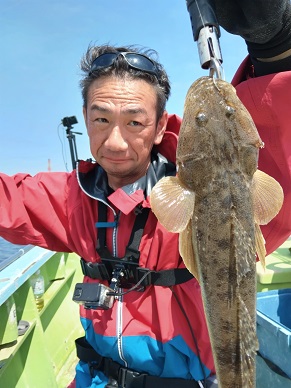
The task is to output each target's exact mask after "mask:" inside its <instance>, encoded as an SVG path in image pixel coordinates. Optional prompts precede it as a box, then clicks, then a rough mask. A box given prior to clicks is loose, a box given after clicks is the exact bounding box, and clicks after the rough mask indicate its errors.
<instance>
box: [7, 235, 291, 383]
mask: <svg viewBox="0 0 291 388" xmlns="http://www.w3.org/2000/svg"><path fill="white" fill-rule="evenodd" d="M290 249H291V240H290V239H288V240H287V241H286V242H285V243H284V244H283V245H282V246H281V247H279V248H278V249H277V250H276V251H275V252H273V254H271V255H269V256H267V257H266V268H267V269H266V271H262V268H261V264H260V263H259V262H258V263H257V279H258V291H259V292H258V294H257V295H258V310H257V333H258V339H259V343H260V353H259V355H258V357H257V384H256V387H257V388H265V387H267V386H268V387H276V388H291V366H289V364H290V358H291V314H290V311H291V310H290V305H291V252H290ZM38 271H39V273H40V274H41V276H42V277H43V279H44V285H45V292H44V295H43V302H44V304H43V307H42V308H41V309H39V308H38V303H37V300H36V299H35V295H34V292H33V283H32V278H33V277H35V274H36V273H38ZM82 278H83V275H82V272H81V266H80V258H79V256H78V255H76V254H75V253H58V252H53V251H49V250H47V249H44V248H40V247H34V246H27V247H25V248H23V249H20V250H19V252H17V253H16V254H15V255H14V256H12V257H10V258H9V263H8V264H7V263H6V264H5V263H4V266H3V265H2V267H1V266H0V317H1V319H0V386H1V387H5V388H24V387H25V388H26V387H28V388H31V387H41V388H65V387H68V385H69V384H70V383H71V381H72V380H73V379H74V374H75V366H76V364H77V362H78V359H77V357H76V351H75V339H76V338H78V337H80V336H82V335H83V329H82V327H81V324H80V320H79V307H78V304H77V303H75V302H73V301H72V296H73V290H74V286H75V284H76V283H79V282H81V281H82ZM286 287H289V288H286ZM270 303H271V304H272V306H273V307H272V309H271V308H270ZM280 306H281V307H280ZM282 306H283V307H284V306H285V307H287V306H289V308H285V307H284V308H282ZM280 309H281V314H279V311H280ZM271 310H272V311H271ZM288 311H289V312H288ZM282 312H283V313H282ZM269 344H270V346H269ZM273 349H276V352H275V353H274V351H273Z"/></svg>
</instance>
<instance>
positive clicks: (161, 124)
mask: <svg viewBox="0 0 291 388" xmlns="http://www.w3.org/2000/svg"><path fill="white" fill-rule="evenodd" d="M167 123H168V112H167V111H165V110H164V112H163V114H162V117H161V118H160V119H159V121H158V124H157V132H156V138H155V141H154V144H156V145H158V144H160V143H161V141H162V139H163V136H164V133H165V131H166V128H167Z"/></svg>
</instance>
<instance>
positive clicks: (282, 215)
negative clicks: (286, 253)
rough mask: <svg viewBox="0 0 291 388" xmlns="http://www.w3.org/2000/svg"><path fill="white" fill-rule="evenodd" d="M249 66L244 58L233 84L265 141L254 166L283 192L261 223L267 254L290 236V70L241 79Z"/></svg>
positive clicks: (248, 62) (247, 60)
mask: <svg viewBox="0 0 291 388" xmlns="http://www.w3.org/2000/svg"><path fill="white" fill-rule="evenodd" d="M249 66H250V61H249V59H248V58H246V60H245V61H244V62H243V63H242V65H241V66H240V68H239V70H238V72H237V74H236V75H235V77H234V79H233V84H234V85H235V86H236V90H237V94H238V96H239V98H240V99H241V100H242V102H243V104H244V105H245V106H246V108H247V109H248V111H249V112H250V114H251V116H252V118H253V120H254V122H255V124H256V126H257V129H258V131H259V134H260V136H261V139H262V141H263V142H264V144H265V146H264V148H263V149H261V150H260V154H259V166H258V167H259V169H260V170H262V171H264V172H266V173H267V174H269V175H271V176H272V177H273V178H275V179H276V180H277V181H278V182H279V183H280V184H281V186H282V188H283V191H284V203H283V206H282V208H281V210H280V212H279V214H278V215H277V216H276V217H275V218H274V219H273V220H272V221H271V222H269V224H268V225H263V226H261V229H262V232H263V235H264V237H265V240H266V249H267V253H268V254H269V253H271V252H273V251H274V250H275V249H277V248H278V247H279V246H280V245H282V243H283V242H284V241H286V240H287V238H288V237H289V236H290V235H291V217H290V213H291V146H290V144H291V130H290V124H291V110H290V99H291V88H290V83H291V71H285V72H280V73H274V74H269V75H266V76H262V77H256V78H249V79H245V78H244V75H245V74H246V73H248V67H249ZM270 205H272V198H270Z"/></svg>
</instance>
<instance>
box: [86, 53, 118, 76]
mask: <svg viewBox="0 0 291 388" xmlns="http://www.w3.org/2000/svg"><path fill="white" fill-rule="evenodd" d="M118 55H119V54H118V53H105V54H101V55H100V56H99V57H97V58H96V59H95V60H94V61H93V63H92V66H91V70H90V73H92V72H93V71H96V70H100V69H104V68H106V67H109V66H111V65H112V64H113V62H114V60H115V59H116V58H117V56H118Z"/></svg>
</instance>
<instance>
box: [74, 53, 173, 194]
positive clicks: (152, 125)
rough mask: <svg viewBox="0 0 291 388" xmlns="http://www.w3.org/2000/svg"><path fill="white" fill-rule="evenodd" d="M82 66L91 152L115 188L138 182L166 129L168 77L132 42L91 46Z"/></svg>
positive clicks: (82, 82) (85, 113) (160, 67)
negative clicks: (122, 45) (131, 45)
mask: <svg viewBox="0 0 291 388" xmlns="http://www.w3.org/2000/svg"><path fill="white" fill-rule="evenodd" d="M81 67H82V70H83V71H84V72H85V77H84V78H83V80H82V81H81V87H82V94H83V99H84V106H83V112H84V118H85V122H86V126H87V131H88V135H89V140H90V148H91V153H92V155H93V157H94V158H95V160H96V161H97V163H98V164H100V165H101V166H102V167H103V168H104V170H105V171H106V172H107V176H108V182H109V185H110V186H111V187H112V188H113V189H116V188H118V187H122V186H124V185H126V184H130V183H133V182H135V181H136V180H137V179H139V178H140V177H141V176H143V175H144V174H145V173H146V171H147V168H148V165H149V163H150V155H151V150H152V148H153V146H154V145H155V144H159V143H160V142H161V141H162V138H163V135H164V132H165V129H166V125H167V112H166V111H165V104H166V101H167V98H168V96H169V93H170V85H169V81H168V77H167V75H166V73H165V71H164V70H163V68H162V66H161V65H159V64H158V63H157V62H155V61H153V60H152V59H150V58H149V57H148V56H147V55H145V54H143V53H140V52H137V51H136V50H135V51H134V49H133V48H132V47H120V48H113V47H110V46H99V47H91V48H89V49H88V51H87V53H86V54H85V56H84V58H83V60H82V63H81Z"/></svg>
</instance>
